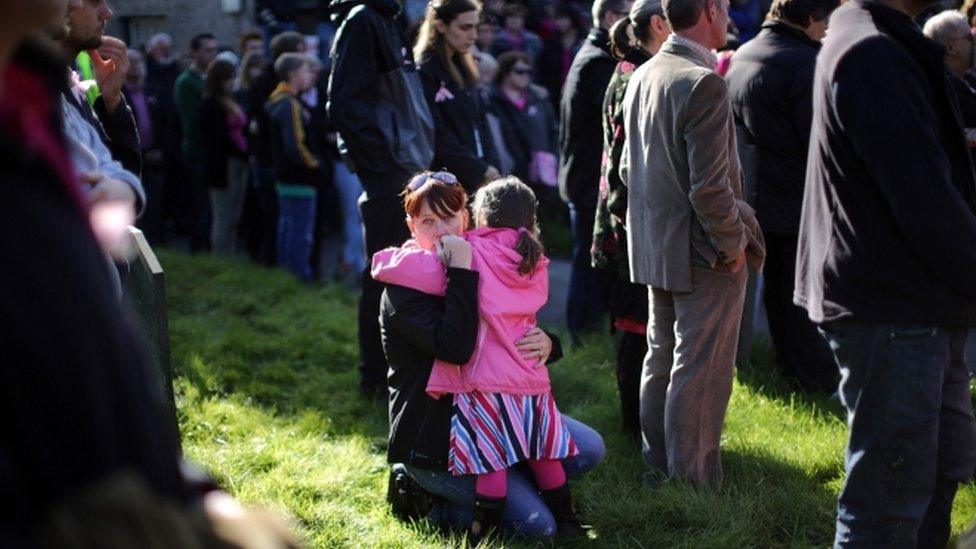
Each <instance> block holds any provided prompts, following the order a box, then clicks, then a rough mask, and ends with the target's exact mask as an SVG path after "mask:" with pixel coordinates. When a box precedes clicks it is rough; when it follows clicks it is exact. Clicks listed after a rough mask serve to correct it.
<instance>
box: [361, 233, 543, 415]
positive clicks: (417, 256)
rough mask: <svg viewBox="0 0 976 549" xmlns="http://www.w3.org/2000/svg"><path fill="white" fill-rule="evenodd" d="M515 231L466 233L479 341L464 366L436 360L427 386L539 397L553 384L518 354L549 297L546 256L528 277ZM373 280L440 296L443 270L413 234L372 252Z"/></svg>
mask: <svg viewBox="0 0 976 549" xmlns="http://www.w3.org/2000/svg"><path fill="white" fill-rule="evenodd" d="M518 236H519V233H518V231H516V230H514V229H508V228H505V229H494V228H490V227H483V228H479V229H475V230H473V231H469V232H468V233H467V234H465V236H464V238H465V240H467V241H468V243H469V244H471V252H472V257H471V268H472V269H473V270H476V271H478V274H479V278H480V280H479V283H478V314H479V316H480V317H481V320H480V322H479V325H478V339H477V343H476V344H475V351H474V354H473V355H472V356H471V360H469V361H468V363H467V364H465V365H463V366H459V365H456V364H450V363H447V362H444V361H441V360H436V361H434V366H433V369H432V370H431V374H430V380H429V381H428V383H427V392H428V393H429V394H430V395H431V396H432V397H434V398H439V397H440V396H441V394H443V393H467V392H471V391H475V390H478V391H485V392H492V393H508V394H520V395H538V394H545V393H548V392H549V390H550V384H549V371H548V369H547V368H546V367H545V366H544V365H539V366H538V367H537V366H536V365H537V363H538V360H536V359H529V360H526V359H524V358H522V355H521V354H520V353H519V351H518V349H517V348H516V347H515V342H516V341H518V340H520V339H522V337H523V336H525V334H526V332H528V331H529V329H531V328H533V327H534V326H535V325H536V313H537V312H538V311H539V309H541V308H542V306H543V305H545V303H546V301H547V300H548V297H549V269H548V265H549V260H548V259H546V258H545V257H543V258H541V259H540V260H539V262H538V264H537V265H536V268H535V271H533V272H532V273H531V274H529V275H523V274H520V273H519V271H518V266H519V263H520V262H521V261H522V256H521V255H520V254H519V253H518V252H517V251H516V250H515V245H516V242H517V241H518ZM371 274H372V276H373V278H374V279H375V280H378V281H380V282H385V283H388V284H396V285H398V286H405V287H407V288H412V289H414V290H418V291H421V292H424V293H428V294H431V295H441V296H442V295H444V294H445V291H446V289H447V274H446V272H445V268H444V265H443V263H441V261H440V259H438V257H437V255H436V254H435V253H434V252H431V251H427V250H424V249H422V248H420V247H419V246H418V245H417V243H416V242H415V241H413V240H409V241H407V242H406V243H405V244H404V245H403V246H401V247H400V248H387V249H385V250H381V251H379V252H377V253H376V254H375V255H373V266H372V271H371Z"/></svg>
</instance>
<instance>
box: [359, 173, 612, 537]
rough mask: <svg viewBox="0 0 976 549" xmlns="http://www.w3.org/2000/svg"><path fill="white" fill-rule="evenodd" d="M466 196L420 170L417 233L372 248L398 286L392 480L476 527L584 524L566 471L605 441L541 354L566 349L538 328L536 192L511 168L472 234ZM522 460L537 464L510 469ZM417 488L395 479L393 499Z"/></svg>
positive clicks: (379, 273) (451, 520)
mask: <svg viewBox="0 0 976 549" xmlns="http://www.w3.org/2000/svg"><path fill="white" fill-rule="evenodd" d="M466 201H467V195H466V194H465V192H464V189H463V188H462V186H461V185H459V184H458V183H457V180H456V178H454V176H453V175H451V174H449V173H446V172H438V173H424V174H420V175H418V176H416V177H415V178H413V179H412V180H411V182H410V184H409V185H408V186H407V189H406V190H405V191H404V207H405V210H406V211H407V214H408V219H407V224H408V226H409V227H410V231H411V234H412V235H413V237H414V240H413V241H410V242H408V243H407V244H405V245H404V247H402V248H397V249H390V250H384V251H383V252H380V253H378V254H377V255H376V256H375V257H374V259H373V276H374V277H375V278H377V279H378V280H382V281H384V282H387V283H388V286H387V288H386V292H385V294H384V298H383V302H382V307H381V314H380V322H381V326H382V332H383V344H384V348H385V350H386V354H387V357H388V359H389V362H390V375H389V385H390V391H391V395H390V425H391V430H390V446H389V454H388V457H389V460H390V462H391V463H394V464H397V465H395V466H394V475H393V480H394V481H395V482H400V483H401V484H402V483H409V481H411V480H412V481H414V482H416V484H417V485H419V486H420V487H421V488H422V489H423V490H425V491H426V492H429V493H431V494H434V495H435V496H439V497H440V498H442V499H443V501H440V502H439V503H438V504H437V505H435V506H434V508H433V509H432V510H431V512H430V513H429V515H428V516H429V517H430V518H432V519H433V520H435V521H436V522H440V523H443V524H449V525H465V526H470V528H471V533H472V534H474V536H475V537H476V538H477V537H480V536H481V535H482V534H483V533H484V532H485V531H486V530H487V529H488V528H491V527H493V526H496V525H500V526H501V527H502V528H503V529H504V530H505V531H506V532H508V533H521V534H527V535H533V536H540V537H541V536H551V535H552V534H554V533H555V532H556V530H557V527H558V528H560V529H561V530H564V531H573V530H575V531H577V532H578V531H579V528H578V522H577V521H576V517H575V513H574V512H573V509H572V504H571V501H570V495H569V489H568V487H567V485H566V478H567V476H568V477H573V476H578V475H580V474H582V473H584V472H586V471H588V470H590V469H592V468H593V467H594V466H595V465H596V464H597V463H598V462H599V461H600V459H601V458H602V456H603V453H604V446H603V440H602V439H601V438H600V435H599V434H597V433H596V432H595V431H594V430H593V429H590V428H589V427H587V426H585V425H583V424H581V423H579V422H577V421H575V420H573V419H571V418H568V417H566V416H562V415H560V414H559V413H558V411H557V410H556V407H555V403H554V401H553V399H552V396H551V394H550V389H549V377H548V372H547V370H546V368H545V366H544V364H545V363H546V361H547V359H554V358H558V355H559V354H560V352H559V350H558V340H556V341H555V343H556V347H557V349H556V351H555V352H554V353H553V352H552V351H553V344H554V341H553V339H552V338H551V337H550V336H548V335H547V334H545V333H544V332H542V331H541V330H539V329H538V328H536V327H535V313H536V312H537V311H538V309H539V307H541V305H542V304H543V303H544V302H545V299H546V294H547V286H548V280H547V276H548V275H547V271H546V267H545V266H546V263H547V260H546V259H545V258H544V257H543V256H542V247H541V245H540V244H539V242H538V240H537V238H536V236H535V232H536V229H535V198H534V196H533V195H532V192H531V190H529V189H528V187H526V186H525V185H524V184H522V183H521V182H520V181H518V180H517V179H514V178H511V179H507V180H502V181H498V182H495V183H492V184H490V185H488V186H487V187H485V188H483V189H482V190H481V191H479V193H478V195H477V197H476V200H475V217H476V219H477V220H478V225H479V228H478V229H475V230H474V231H472V232H471V233H469V234H468V235H467V240H465V239H462V238H459V236H460V235H462V234H463V233H464V230H465V228H466V227H467V224H468V214H467V210H466V209H465V203H466ZM469 242H471V243H470V244H469ZM472 244H473V246H472ZM472 248H474V252H475V253H474V256H475V266H476V267H477V268H478V270H477V271H476V270H472V268H471V267H472ZM435 253H436V254H437V255H434V254H435ZM437 256H440V258H441V259H440V261H438V260H437ZM441 261H443V262H444V263H441ZM445 264H446V270H445ZM479 271H480V272H479ZM479 279H480V286H481V287H482V291H481V292H480V295H479ZM479 300H480V302H479ZM479 317H480V326H481V329H480V330H479ZM512 318H519V320H516V321H513V320H511V319H512ZM523 334H524V335H523ZM515 340H518V341H517V343H514V344H513V343H510V342H512V341H515ZM550 355H553V356H550ZM550 361H551V360H550ZM462 364H463V365H464V366H457V365H462ZM516 463H521V464H525V465H527V466H528V468H529V469H530V470H531V472H532V473H533V474H532V475H531V476H527V475H526V474H525V471H522V470H520V469H519V468H517V467H516V468H513V469H511V470H509V467H511V466H513V465H515V464H516ZM399 464H402V465H399ZM398 471H404V472H405V474H403V475H400V476H399V478H397V472H398ZM529 478H533V479H534V481H535V483H534V484H533V482H532V481H530V480H529ZM395 482H394V483H395ZM409 490H410V488H409V487H408V486H399V490H398V489H397V487H396V486H394V490H393V491H394V496H395V495H396V493H400V494H402V493H404V492H409Z"/></svg>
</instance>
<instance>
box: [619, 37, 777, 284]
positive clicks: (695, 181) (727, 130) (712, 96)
mask: <svg viewBox="0 0 976 549" xmlns="http://www.w3.org/2000/svg"><path fill="white" fill-rule="evenodd" d="M624 129H625V132H626V135H627V144H626V146H625V149H624V153H623V155H622V156H623V158H622V160H621V167H620V175H621V178H622V179H623V181H624V183H625V184H626V185H627V186H628V188H629V189H628V208H627V227H628V231H627V251H628V253H629V255H630V275H631V279H632V280H633V281H634V282H636V283H640V284H647V285H649V286H652V287H655V288H661V289H664V290H668V291H673V292H690V291H691V289H692V286H691V264H692V259H693V257H694V258H695V260H696V262H697V263H699V264H702V265H704V264H708V265H709V266H711V267H712V268H718V269H722V268H724V267H723V265H722V264H723V263H725V262H729V261H732V260H733V259H735V258H736V257H737V256H738V255H739V253H740V252H741V251H743V250H746V249H747V248H748V252H749V253H748V255H747V258H748V260H749V265H750V267H751V268H752V269H753V270H755V271H759V270H760V269H761V267H762V262H763V259H764V258H765V244H764V241H763V238H762V232H761V231H760V230H759V225H758V224H757V223H756V220H755V213H754V211H753V210H752V208H750V207H749V206H748V205H746V204H745V202H742V176H741V168H740V166H739V159H738V155H737V154H736V145H735V130H734V127H733V122H732V113H731V107H730V103H729V93H728V87H727V85H726V83H725V80H724V79H723V78H722V77H721V76H719V75H718V74H716V73H715V71H714V70H713V69H712V63H711V62H710V60H708V59H705V58H704V57H703V56H702V55H701V54H699V53H698V52H696V51H694V50H693V49H691V48H690V47H687V46H685V45H683V44H680V43H676V42H675V41H674V40H673V39H670V40H668V41H667V42H665V44H664V46H663V47H662V48H661V51H660V52H658V54H657V55H655V56H654V57H653V58H651V60H650V61H648V62H647V63H644V64H643V65H642V66H641V67H640V68H639V69H637V71H636V72H635V73H634V76H633V77H632V78H631V81H630V84H629V86H628V87H627V94H626V96H625V98H624Z"/></svg>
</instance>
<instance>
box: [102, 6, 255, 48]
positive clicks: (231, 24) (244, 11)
mask: <svg viewBox="0 0 976 549" xmlns="http://www.w3.org/2000/svg"><path fill="white" fill-rule="evenodd" d="M110 5H111V6H112V10H113V11H115V17H114V18H113V19H112V21H110V22H109V26H108V33H109V34H111V35H113V36H118V37H120V38H123V39H125V40H126V41H127V42H129V44H130V45H131V46H133V47H138V46H140V45H141V44H142V43H144V42H145V40H146V39H148V38H149V37H150V36H152V35H153V34H155V33H157V32H165V33H167V34H169V35H170V36H172V37H173V53H174V54H176V55H179V54H181V53H183V52H184V51H185V50H186V49H187V47H188V44H189V42H190V38H192V37H193V36H194V35H196V34H198V33H201V32H210V33H213V34H214V36H216V37H217V41H218V42H219V43H220V44H221V45H222V46H230V47H232V48H234V49H237V37H238V36H240V35H241V34H242V33H244V32H246V31H248V30H251V29H253V28H254V26H255V25H254V19H253V12H254V8H253V6H254V0H110Z"/></svg>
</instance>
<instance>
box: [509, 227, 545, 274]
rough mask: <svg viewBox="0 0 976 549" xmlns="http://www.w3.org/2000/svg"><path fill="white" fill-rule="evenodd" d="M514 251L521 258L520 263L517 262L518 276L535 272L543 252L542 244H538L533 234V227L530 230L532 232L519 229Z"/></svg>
mask: <svg viewBox="0 0 976 549" xmlns="http://www.w3.org/2000/svg"><path fill="white" fill-rule="evenodd" d="M515 251H516V252H518V253H519V255H521V256H522V261H521V262H519V274H523V275H529V274H532V273H533V272H535V268H536V266H537V265H538V264H539V260H540V259H542V254H543V252H544V250H543V248H542V242H539V237H538V236H536V234H535V227H533V228H532V231H529V230H528V229H525V228H522V229H519V239H518V242H516V243H515Z"/></svg>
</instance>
